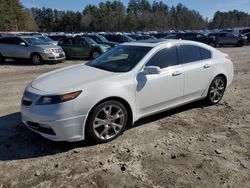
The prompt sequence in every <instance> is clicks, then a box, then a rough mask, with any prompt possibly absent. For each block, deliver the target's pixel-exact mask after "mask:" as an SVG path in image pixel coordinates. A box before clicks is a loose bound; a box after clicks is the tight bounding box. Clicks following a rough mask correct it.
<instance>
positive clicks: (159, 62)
mask: <svg viewBox="0 0 250 188" xmlns="http://www.w3.org/2000/svg"><path fill="white" fill-rule="evenodd" d="M177 64H178V56H177V49H176V47H170V48H165V49H163V50H160V51H159V52H157V53H156V54H155V55H154V56H153V57H152V58H151V59H150V60H149V61H148V63H147V66H158V67H160V68H161V69H163V68H166V67H169V66H174V65H177Z"/></svg>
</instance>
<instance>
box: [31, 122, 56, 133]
mask: <svg viewBox="0 0 250 188" xmlns="http://www.w3.org/2000/svg"><path fill="white" fill-rule="evenodd" d="M27 125H28V127H29V128H31V129H33V130H35V131H38V132H40V133H44V134H49V135H56V133H55V132H54V131H53V129H51V128H46V127H42V126H41V125H40V124H39V123H35V122H31V121H28V122H27Z"/></svg>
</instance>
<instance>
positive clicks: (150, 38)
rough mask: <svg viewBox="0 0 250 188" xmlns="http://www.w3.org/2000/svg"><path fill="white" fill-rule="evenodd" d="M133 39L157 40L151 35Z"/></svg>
mask: <svg viewBox="0 0 250 188" xmlns="http://www.w3.org/2000/svg"><path fill="white" fill-rule="evenodd" d="M133 39H135V40H154V39H157V38H155V37H153V36H150V35H140V36H136V37H134V38H133Z"/></svg>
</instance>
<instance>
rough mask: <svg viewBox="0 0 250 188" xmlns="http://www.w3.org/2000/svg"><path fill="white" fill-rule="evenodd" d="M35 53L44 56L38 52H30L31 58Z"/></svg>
mask: <svg viewBox="0 0 250 188" xmlns="http://www.w3.org/2000/svg"><path fill="white" fill-rule="evenodd" d="M33 55H39V56H40V57H42V56H41V55H40V53H38V52H32V53H31V54H30V58H32V56H33Z"/></svg>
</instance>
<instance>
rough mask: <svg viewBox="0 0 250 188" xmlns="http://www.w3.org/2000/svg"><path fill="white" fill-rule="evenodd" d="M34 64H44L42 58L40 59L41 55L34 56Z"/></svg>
mask: <svg viewBox="0 0 250 188" xmlns="http://www.w3.org/2000/svg"><path fill="white" fill-rule="evenodd" d="M32 63H33V64H34V65H40V64H42V59H41V57H40V56H39V55H33V56H32Z"/></svg>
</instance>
